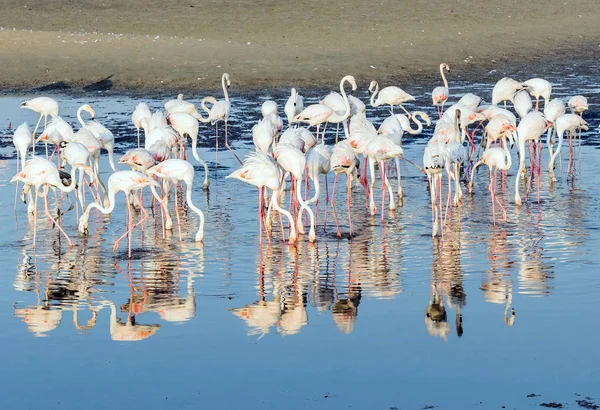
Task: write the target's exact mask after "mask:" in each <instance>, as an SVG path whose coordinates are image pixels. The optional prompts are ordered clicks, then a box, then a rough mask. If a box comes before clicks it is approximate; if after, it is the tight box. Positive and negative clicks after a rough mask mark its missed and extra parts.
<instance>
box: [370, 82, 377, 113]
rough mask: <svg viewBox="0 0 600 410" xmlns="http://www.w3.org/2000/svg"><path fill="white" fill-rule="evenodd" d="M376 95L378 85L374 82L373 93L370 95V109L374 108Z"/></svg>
mask: <svg viewBox="0 0 600 410" xmlns="http://www.w3.org/2000/svg"><path fill="white" fill-rule="evenodd" d="M378 93H379V83H378V82H377V81H375V91H373V94H371V107H375V97H377V94H378Z"/></svg>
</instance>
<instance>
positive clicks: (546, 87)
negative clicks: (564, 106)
mask: <svg viewBox="0 0 600 410" xmlns="http://www.w3.org/2000/svg"><path fill="white" fill-rule="evenodd" d="M523 84H526V85H527V87H528V90H527V91H528V92H529V94H531V96H532V97H534V98H535V110H536V111H539V103H540V97H543V98H544V108H546V104H548V102H549V101H550V94H552V84H550V82H549V81H547V80H544V79H543V78H532V79H531V80H527V81H524V82H523Z"/></svg>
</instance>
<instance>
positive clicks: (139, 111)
mask: <svg viewBox="0 0 600 410" xmlns="http://www.w3.org/2000/svg"><path fill="white" fill-rule="evenodd" d="M151 117H152V113H151V112H150V108H149V107H148V104H146V103H145V102H141V103H139V104H138V105H136V106H135V110H134V111H133V114H131V122H133V125H134V126H135V128H136V130H137V140H138V148H139V147H140V128H143V121H142V120H143V119H145V120H146V121H148V120H150V118H151ZM144 131H145V130H144Z"/></svg>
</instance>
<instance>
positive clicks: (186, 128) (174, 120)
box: [167, 112, 210, 189]
mask: <svg viewBox="0 0 600 410" xmlns="http://www.w3.org/2000/svg"><path fill="white" fill-rule="evenodd" d="M167 123H168V124H169V125H171V127H172V128H173V129H174V130H175V131H177V133H178V134H179V135H180V136H181V137H182V138H184V137H185V136H188V137H190V139H191V140H192V155H193V156H194V159H195V160H196V161H198V162H199V163H200V165H202V166H203V167H204V182H203V184H202V188H203V189H207V188H208V186H209V185H210V181H209V180H208V165H207V164H206V162H205V161H204V160H203V159H202V158H200V155H198V131H199V124H198V120H197V119H196V118H194V117H193V116H192V115H191V114H188V113H185V112H177V113H174V114H169V116H168V117H167ZM184 141H185V140H184Z"/></svg>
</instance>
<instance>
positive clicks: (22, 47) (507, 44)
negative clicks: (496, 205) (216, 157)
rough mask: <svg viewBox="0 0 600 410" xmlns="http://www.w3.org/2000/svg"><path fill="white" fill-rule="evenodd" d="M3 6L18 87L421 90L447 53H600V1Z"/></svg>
mask: <svg viewBox="0 0 600 410" xmlns="http://www.w3.org/2000/svg"><path fill="white" fill-rule="evenodd" d="M38 3H39V4H38ZM0 4H1V5H2V13H1V14H0V26H1V27H2V29H1V30H0V56H1V57H0V59H1V61H2V67H3V73H2V76H1V77H0V86H1V87H2V90H3V91H4V92H7V91H8V92H10V91H11V90H27V89H36V88H42V89H54V90H61V89H65V90H69V89H70V90H75V89H85V90H88V91H90V90H92V91H93V90H96V89H99V90H105V89H109V88H112V89H114V90H123V91H125V90H128V91H139V92H152V91H156V92H160V91H165V90H169V91H171V90H188V91H191V90H194V89H214V88H218V87H219V85H220V84H219V82H220V75H221V73H222V72H224V71H227V72H229V73H230V74H231V77H232V80H233V84H232V85H233V86H234V87H235V88H239V89H258V88H266V87H280V86H281V87H283V86H290V85H297V86H307V85H311V86H313V87H316V86H325V85H327V86H329V87H332V84H335V83H336V82H337V80H338V79H339V78H340V77H341V76H342V75H344V74H349V73H351V74H354V75H355V76H356V77H357V79H359V80H360V81H361V82H364V83H366V82H367V80H370V79H373V78H377V79H379V80H382V82H384V83H390V82H395V83H398V84H400V85H401V86H403V87H405V88H410V87H409V85H408V84H407V83H408V82H409V81H410V82H414V81H417V82H418V81H421V80H431V79H433V78H437V77H438V76H439V74H438V65H439V63H440V62H442V61H445V62H447V63H448V64H450V66H451V68H452V71H451V73H450V79H454V80H456V79H473V78H482V77H483V78H482V79H485V78H486V76H489V75H491V76H493V77H494V78H496V77H499V76H501V75H502V74H503V72H504V71H507V72H509V73H511V72H514V70H517V69H518V67H523V66H527V68H529V70H528V71H532V70H531V67H532V65H533V66H534V67H535V68H536V69H535V70H533V71H535V72H539V73H540V74H543V72H544V68H545V67H546V66H547V64H548V63H549V62H552V64H553V66H555V67H556V65H559V66H560V65H561V64H572V63H573V62H574V61H576V62H580V63H582V64H583V65H584V66H585V65H586V64H588V62H590V63H591V62H593V61H594V60H597V59H598V57H600V30H599V29H598V25H597V21H598V20H599V17H600V7H598V3H597V0H581V1H576V2H575V1H569V0H549V1H545V2H544V5H543V6H541V5H538V4H537V3H534V2H520V1H515V0H510V1H504V2H502V4H493V5H492V4H490V5H487V4H486V2H481V1H474V0H465V1H460V2H445V3H443V4H438V3H437V2H436V3H434V2H427V1H422V0H411V1H407V2H404V4H402V5H400V4H399V3H398V2H395V1H379V2H375V3H373V2H364V1H359V0H350V1H343V2H341V1H334V2H319V1H310V0H299V1H296V2H292V3H290V2H274V1H267V0H258V1H249V0H231V1H225V2H223V1H196V0H188V1H178V0H168V1H161V2H152V3H147V2H143V1H141V0H133V1H126V2H124V1H114V0H106V1H102V2H92V1H76V2H74V1H68V0H57V1H52V2H35V3H34V2H31V3H30V2H27V4H25V3H23V2H21V1H17V0H2V1H0ZM493 70H496V71H493ZM361 85H366V84H361ZM86 87H88V88H86Z"/></svg>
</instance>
